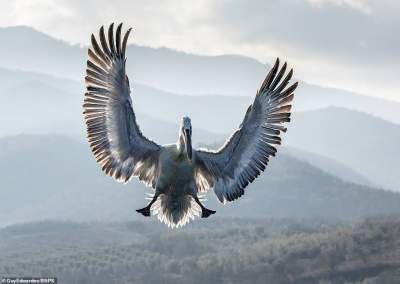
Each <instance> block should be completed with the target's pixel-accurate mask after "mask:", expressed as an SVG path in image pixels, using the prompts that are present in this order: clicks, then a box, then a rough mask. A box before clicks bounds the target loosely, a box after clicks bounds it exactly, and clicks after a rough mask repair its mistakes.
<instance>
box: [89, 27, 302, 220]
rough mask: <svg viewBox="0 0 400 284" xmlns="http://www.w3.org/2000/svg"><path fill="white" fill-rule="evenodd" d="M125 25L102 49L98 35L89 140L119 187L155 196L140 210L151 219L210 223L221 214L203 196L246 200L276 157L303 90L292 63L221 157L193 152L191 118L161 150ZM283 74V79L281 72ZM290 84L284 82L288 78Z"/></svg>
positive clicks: (259, 97)
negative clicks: (140, 107)
mask: <svg viewBox="0 0 400 284" xmlns="http://www.w3.org/2000/svg"><path fill="white" fill-rule="evenodd" d="M121 28H122V24H120V25H119V26H118V28H117V31H116V34H115V35H114V31H113V24H111V25H110V27H109V29H108V41H107V39H106V35H105V33H104V28H103V27H101V28H100V33H99V37H100V44H101V46H100V45H99V44H98V43H97V41H96V38H95V37H94V35H92V38H91V39H92V47H93V50H91V49H89V51H88V53H89V60H88V61H87V70H86V74H87V76H86V77H85V80H86V84H87V87H86V88H87V92H86V93H85V101H84V105H83V107H84V116H85V122H86V126H87V133H88V141H89V143H90V147H91V149H92V152H93V154H94V156H95V158H96V161H97V162H98V163H99V164H100V165H101V166H102V170H103V171H104V172H105V173H106V174H107V175H110V176H112V177H114V178H115V179H116V180H117V181H122V182H128V181H129V180H130V179H131V178H132V177H134V176H136V177H138V178H139V180H141V181H142V182H144V183H145V184H146V185H147V186H151V187H152V188H153V189H154V190H155V191H154V195H153V197H152V200H151V202H150V203H149V204H148V205H147V206H146V207H144V208H142V209H139V210H137V211H138V212H139V213H141V214H143V215H144V216H150V215H151V213H153V214H155V215H158V218H159V219H160V220H161V221H163V222H165V223H166V224H167V225H169V226H171V227H177V226H183V225H184V224H186V223H187V222H188V221H189V220H190V219H193V218H194V216H201V217H203V218H206V217H208V216H210V215H211V214H214V213H215V211H213V210H210V209H207V208H205V207H204V206H203V205H202V203H201V201H200V199H199V194H201V193H203V192H205V191H207V190H209V189H213V190H214V192H215V194H216V196H217V197H218V199H219V200H220V201H221V202H222V203H225V202H226V201H233V200H236V199H237V198H239V197H240V196H242V195H243V194H244V189H245V187H246V186H247V185H248V184H249V183H251V182H252V181H253V180H254V179H255V178H256V177H257V176H258V175H259V174H260V173H261V172H262V171H264V169H265V167H266V166H267V164H268V161H269V158H270V156H275V153H276V148H275V147H274V146H273V144H280V142H281V138H280V137H279V135H280V133H281V132H286V128H285V127H283V126H282V123H284V122H289V121H290V110H291V104H290V103H291V101H292V99H293V91H294V90H295V89H296V87H297V83H295V84H293V85H291V86H289V87H288V88H286V87H287V85H288V83H289V81H290V79H291V77H292V74H293V72H292V70H290V71H289V72H288V73H287V75H286V76H285V78H283V76H284V75H285V71H286V63H285V64H284V65H283V66H282V68H281V69H280V70H279V60H278V59H277V61H276V63H275V65H274V67H273V68H272V69H271V71H270V72H269V73H268V75H267V76H266V78H265V80H264V81H263V83H262V85H261V87H260V90H259V91H258V92H257V94H256V96H255V99H254V102H253V104H252V105H250V106H249V107H248V109H247V112H246V115H245V117H244V119H243V122H242V124H241V125H240V126H239V128H238V129H237V130H236V131H235V132H234V133H233V134H232V136H231V137H230V138H229V139H228V140H227V141H226V142H225V144H224V145H223V146H222V147H221V148H220V149H219V150H217V151H208V150H194V149H192V140H191V137H192V125H191V121H190V118H188V117H184V118H183V119H182V123H181V126H180V130H179V138H178V141H177V142H176V143H174V144H168V145H162V146H161V145H158V144H156V143H154V142H153V141H151V140H149V139H147V138H146V137H145V136H143V134H142V133H141V131H140V129H139V126H138V124H137V123H136V117H135V113H134V111H133V108H132V101H131V97H130V86H129V80H128V77H127V75H126V71H125V60H126V59H125V49H126V44H127V40H128V36H129V32H130V29H129V30H128V31H127V32H126V33H125V35H124V38H123V39H122V41H121ZM278 71H279V72H278ZM282 78H283V79H282Z"/></svg>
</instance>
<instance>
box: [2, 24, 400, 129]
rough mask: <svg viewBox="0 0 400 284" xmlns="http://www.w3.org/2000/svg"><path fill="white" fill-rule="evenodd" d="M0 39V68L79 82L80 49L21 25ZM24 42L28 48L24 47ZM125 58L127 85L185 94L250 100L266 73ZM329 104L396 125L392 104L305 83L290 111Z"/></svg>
mask: <svg viewBox="0 0 400 284" xmlns="http://www.w3.org/2000/svg"><path fill="white" fill-rule="evenodd" d="M88 37H89V35H88ZM0 38H2V39H3V41H2V42H3V44H2V45H1V46H0V66H2V67H5V68H10V69H21V70H26V71H34V72H40V73H46V74H50V75H56V76H59V77H66V78H70V79H75V80H82V79H83V77H84V76H83V74H84V70H85V62H86V59H87V58H86V57H87V56H86V47H85V48H82V47H79V46H78V45H70V44H68V43H66V42H64V41H61V40H56V39H54V38H52V37H50V36H47V35H45V34H43V33H41V32H38V31H36V30H33V29H32V28H28V27H22V26H19V27H7V28H0ZM27 42H28V43H29V48H27V46H26V43H27ZM43 50H46V52H45V53H44V52H43ZM127 56H128V58H129V59H128V61H127V70H128V75H129V76H130V78H131V82H132V83H133V85H134V84H135V83H139V84H145V85H149V86H151V87H153V88H157V89H161V90H164V91H168V92H171V93H176V94H186V95H229V96H246V97H252V96H253V95H254V94H255V92H256V90H257V88H258V87H259V85H260V83H261V81H262V80H263V78H264V77H265V75H266V72H267V71H268V69H269V67H268V66H266V65H264V64H262V63H260V62H258V61H257V60H254V59H252V58H249V57H244V56H233V55H222V56H200V55H193V54H187V53H183V52H178V51H174V50H171V49H167V48H158V49H154V48H149V47H143V46H137V45H129V46H128V51H127ZM17 58H18V60H16V59H17ZM289 63H290V62H289ZM294 68H295V66H294ZM0 80H1V79H0ZM332 105H333V106H339V107H346V108H351V109H355V110H360V111H364V112H367V113H370V114H374V115H378V116H380V117H382V118H384V119H387V120H391V121H394V122H400V114H399V112H398V111H397V110H398V109H399V108H400V103H398V102H392V101H387V100H383V99H378V98H372V97H367V96H362V95H358V94H355V93H352V92H348V91H344V90H339V89H332V88H325V87H320V86H316V85H312V84H307V83H305V82H302V83H301V84H300V86H299V88H298V90H297V93H296V100H295V108H296V110H308V109H315V108H321V107H327V106H332Z"/></svg>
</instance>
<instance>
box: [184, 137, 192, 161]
mask: <svg viewBox="0 0 400 284" xmlns="http://www.w3.org/2000/svg"><path fill="white" fill-rule="evenodd" d="M184 133H185V142H186V153H187V158H188V160H189V163H192V133H191V131H190V130H189V129H185V130H184Z"/></svg>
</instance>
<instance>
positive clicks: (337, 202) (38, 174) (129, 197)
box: [0, 135, 400, 226]
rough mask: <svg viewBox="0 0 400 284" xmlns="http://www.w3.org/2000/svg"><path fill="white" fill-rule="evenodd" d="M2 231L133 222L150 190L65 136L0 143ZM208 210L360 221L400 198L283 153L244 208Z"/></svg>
mask: <svg viewBox="0 0 400 284" xmlns="http://www.w3.org/2000/svg"><path fill="white" fill-rule="evenodd" d="M0 172H1V173H2V178H1V179H0V188H1V189H2V190H1V191H0V199H1V200H3V201H4V203H3V205H2V206H1V208H0V226H4V225H7V224H12V223H15V222H26V221H34V220H41V219H69V220H76V221H89V220H102V221H112V220H119V221H122V220H133V219H136V218H138V217H141V216H139V215H138V214H137V213H136V212H135V209H137V208H141V207H143V205H144V204H145V203H146V201H145V200H144V197H145V196H144V193H146V192H149V190H148V189H145V187H144V186H143V185H142V184H140V183H139V182H137V180H136V179H133V180H132V181H131V182H130V183H129V184H128V185H122V184H118V183H117V182H115V181H114V180H112V179H111V178H109V177H106V176H105V175H104V174H103V173H102V172H101V170H100V168H99V166H98V165H96V163H95V161H94V159H93V157H92V155H91V153H90V151H89V149H88V146H87V145H85V144H83V143H79V142H76V141H74V140H71V139H69V138H66V137H64V136H57V135H47V136H46V135H45V136H40V135H39V136H30V135H21V136H15V137H9V138H4V139H1V140H0ZM208 199H209V201H207V206H208V207H210V208H213V209H215V210H217V212H218V213H217V214H218V216H219V217H224V216H225V217H253V218H261V217H267V216H268V217H280V218H285V217H288V218H289V217H291V218H322V219H328V220H357V219H358V218H362V217H366V216H374V215H380V214H383V215H386V214H400V207H399V206H398V204H399V202H400V194H399V193H392V192H388V191H383V190H378V189H374V188H371V187H367V186H361V185H356V184H353V183H349V182H345V181H343V180H340V179H338V178H336V177H334V176H332V175H330V174H327V173H325V172H323V171H321V170H319V169H317V168H315V167H313V166H311V165H310V164H308V163H304V162H301V161H300V160H297V159H295V158H293V157H292V156H289V155H285V154H282V153H279V154H278V158H276V159H272V161H271V163H270V165H269V166H268V168H267V170H266V173H265V174H264V175H262V176H261V177H260V178H259V179H257V180H256V181H255V182H254V183H253V184H251V185H250V186H249V187H248V188H247V192H246V194H245V195H244V196H243V197H242V198H241V200H240V202H234V203H230V204H228V205H226V206H223V205H221V204H219V203H218V202H217V200H216V198H215V196H214V195H213V193H212V192H210V193H209V194H208Z"/></svg>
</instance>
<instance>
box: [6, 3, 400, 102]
mask: <svg viewBox="0 0 400 284" xmlns="http://www.w3.org/2000/svg"><path fill="white" fill-rule="evenodd" d="M0 2H1V7H2V9H1V10H0V25H1V26H12V25H28V26H32V27H34V28H36V29H38V30H40V31H43V32H45V33H47V34H50V35H52V36H54V37H57V38H63V39H65V40H67V41H70V42H71V43H81V44H87V43H88V42H89V35H90V33H92V32H95V31H97V29H98V27H99V26H100V25H102V24H108V23H110V22H121V21H122V22H124V23H125V24H126V25H127V26H128V25H129V26H132V27H134V32H133V37H131V42H135V43H137V44H139V45H147V46H152V47H159V46H165V47H170V48H174V49H177V50H183V51H186V52H190V53H196V54H210V55H217V54H225V53H230V54H232V53H234V54H242V55H246V56H250V57H254V58H257V59H258V60H260V61H261V62H264V63H265V62H268V63H270V62H272V61H273V59H274V58H275V57H277V56H279V57H280V58H282V59H287V60H289V61H290V63H291V65H292V66H294V67H295V69H296V71H297V73H296V74H297V76H298V77H300V78H301V79H304V80H306V81H308V82H311V83H316V84H321V85H327V86H334V87H337V88H346V89H351V90H355V91H358V92H362V93H366V94H370V95H374V96H381V97H386V98H391V99H395V100H399V101H400V94H398V93H397V91H398V89H399V88H398V86H397V82H398V78H397V77H398V76H399V74H400V72H399V67H400V37H399V35H400V1H398V0H380V1H378V0H375V1H374V0H280V1H278V0H269V1H268V0H254V1H246V0H221V1H215V0H205V1H183V0H169V1H166V0H165V1H144V0H126V1H125V0H114V1H109V0H96V1H94V0H89V1H82V0H65V1H64V0H29V1H27V0H12V1H9V0H0Z"/></svg>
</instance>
